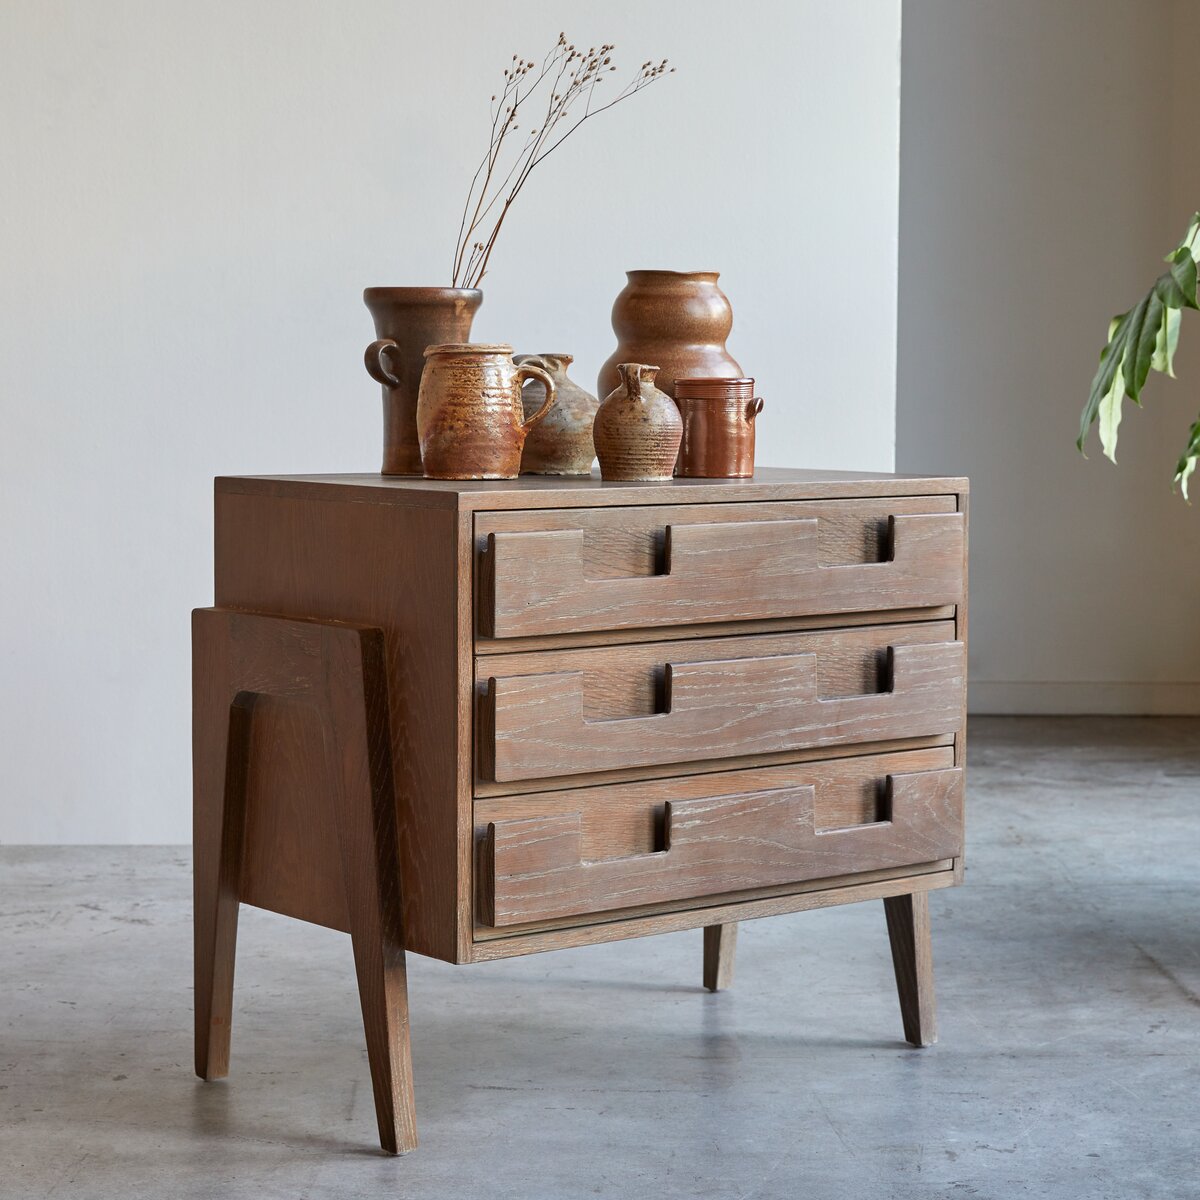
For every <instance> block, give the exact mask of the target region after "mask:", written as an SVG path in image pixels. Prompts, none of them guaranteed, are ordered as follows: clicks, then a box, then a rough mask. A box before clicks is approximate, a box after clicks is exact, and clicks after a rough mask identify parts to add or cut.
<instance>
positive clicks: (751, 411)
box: [746, 396, 763, 421]
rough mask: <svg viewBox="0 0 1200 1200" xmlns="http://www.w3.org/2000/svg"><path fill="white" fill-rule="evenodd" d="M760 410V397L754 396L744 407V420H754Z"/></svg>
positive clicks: (761, 408)
mask: <svg viewBox="0 0 1200 1200" xmlns="http://www.w3.org/2000/svg"><path fill="white" fill-rule="evenodd" d="M762 410H763V402H762V397H761V396H755V397H754V399H753V400H751V401H750V402H749V403H748V404H747V405H746V420H747V421H753V420H754V418H755V417H757V416H758V414H759V413H760V412H762Z"/></svg>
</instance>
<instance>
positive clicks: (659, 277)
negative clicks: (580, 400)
mask: <svg viewBox="0 0 1200 1200" xmlns="http://www.w3.org/2000/svg"><path fill="white" fill-rule="evenodd" d="M626 275H627V278H628V280H629V282H628V283H627V284H626V285H625V288H624V290H623V291H622V292H621V294H620V295H619V296H618V297H617V298H616V301H615V302H614V303H613V310H612V325H613V332H614V333H615V334H616V335H617V348H616V350H614V351H613V353H612V355H611V356H610V357H609V360H608V362H606V363H605V364H604V366H603V367H601V368H600V379H599V382H598V385H597V387H596V394H597V395H599V396H607V395H608V393H609V392H610V391H612V389H613V388H614V387H616V386H617V364H618V363H623V362H654V363H658V364H659V375H658V386H659V388H661V389H662V390H663V391H664V392H666V393H667V395H669V396H674V395H675V380H676V379H679V378H682V377H683V376H697V375H704V376H709V377H712V376H715V375H721V376H732V377H737V376H740V375H741V373H742V368H741V367H739V366H738V364H737V362H736V360H734V359H733V358H732V357H731V356H730V354H729V351H728V350H726V349H725V339H726V338H727V337H728V336H729V331H730V330H731V329H732V328H733V309H732V308H730V306H729V299H728V298H727V297H726V295H725V293H724V292H723V291H721V289H720V288H719V287H717V278H718V273H717V272H716V271H628V272H626Z"/></svg>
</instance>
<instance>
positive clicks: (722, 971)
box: [704, 921, 738, 992]
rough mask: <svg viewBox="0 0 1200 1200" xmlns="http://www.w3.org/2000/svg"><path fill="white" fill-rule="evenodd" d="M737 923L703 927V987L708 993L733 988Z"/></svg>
mask: <svg viewBox="0 0 1200 1200" xmlns="http://www.w3.org/2000/svg"><path fill="white" fill-rule="evenodd" d="M737 931H738V927H737V922H735V921H733V922H730V923H729V924H727V925H705V927H704V986H705V987H706V988H708V990H709V991H710V992H722V991H724V990H725V989H726V988H730V987H733V958H734V954H735V953H736V952H737Z"/></svg>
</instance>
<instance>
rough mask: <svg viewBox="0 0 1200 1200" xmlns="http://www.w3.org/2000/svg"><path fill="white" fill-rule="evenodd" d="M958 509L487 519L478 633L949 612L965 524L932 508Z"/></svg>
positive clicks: (738, 508)
mask: <svg viewBox="0 0 1200 1200" xmlns="http://www.w3.org/2000/svg"><path fill="white" fill-rule="evenodd" d="M954 503H955V500H954V497H937V496H934V497H920V498H904V497H901V498H899V499H893V500H878V501H858V502H856V503H855V504H854V505H852V506H847V505H846V504H844V503H840V502H836V501H820V502H810V503H790V504H788V503H782V504H773V505H750V504H725V505H704V506H694V505H693V506H673V507H667V508H665V509H655V508H631V509H605V510H591V511H584V512H556V511H551V512H542V513H533V514H530V513H521V514H483V515H482V516H481V517H480V518H479V521H478V525H477V543H478V545H479V559H478V578H479V587H478V598H477V603H478V628H479V632H480V634H481V636H484V637H490V638H511V637H527V636H535V635H546V634H567V633H582V632H587V631H594V630H607V629H625V628H635V627H650V628H652V627H654V626H657V625H666V624H697V623H704V622H713V621H745V620H757V619H769V618H787V617H801V616H812V615H823V614H833V613H851V612H878V611H884V610H888V609H910V608H913V609H916V608H929V607H937V606H941V605H948V604H955V603H958V602H959V601H960V600H961V599H962V593H963V562H964V539H965V525H964V516H963V514H962V513H960V512H955V511H932V510H935V509H939V508H940V509H943V510H945V509H947V508H949V509H952V508H953V505H954ZM914 510H917V511H914ZM919 510H924V511H919Z"/></svg>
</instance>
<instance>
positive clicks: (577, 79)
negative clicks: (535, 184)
mask: <svg viewBox="0 0 1200 1200" xmlns="http://www.w3.org/2000/svg"><path fill="white" fill-rule="evenodd" d="M615 48H616V47H614V46H612V45H611V44H606V45H603V46H589V47H588V48H587V49H586V50H579V49H577V48H576V47H575V45H574V43H572V42H568V41H567V36H566V34H565V33H560V34H559V35H558V41H557V42H555V43H554V45H553V47H551V49H550V51H549V53H547V55H546V57H545V58H544V59H543V60H542V63H541V66H540V67H539V66H538V64H537V63H535V62H534V61H533V60H532V59H525V58H522V57H521V56H520V55H516V54H514V55H513V57H512V63H511V64H510V65H509V67H508V68H507V69H506V70H505V72H504V87H503V89H502V90H501V92H500V93H499V94H498V95H495V96H493V97H492V100H491V114H492V130H491V139H490V141H489V144H488V148H487V152H486V153H485V154H484V156H483V159H482V160H481V162H480V164H479V166H478V168H477V169H476V171H475V176H474V178H473V179H472V180H471V188H470V191H469V192H468V193H467V201H466V204H464V205H463V215H462V220H461V221H460V223H459V229H458V242H457V243H456V245H455V248H454V271H453V276H452V279H451V286H452V287H462V288H476V287H478V286H479V283H480V280H482V279H483V277H484V275H485V274H486V273H487V267H488V261H489V260H490V258H491V255H492V250H493V248H494V247H495V245H496V237H497V235H498V234H499V232H500V228H501V226H502V225H503V224H504V220H505V218H506V217H507V216H508V212H509V209H510V208H511V207H512V204H513V201H514V200H515V199H516V198H517V196H518V195H520V192H521V189H522V188H523V187H524V186H525V181H526V180H527V179H528V178H529V175H530V173H531V172H532V171H533V169H534V167H536V166H537V165H538V164H539V163H541V162H543V161H545V159H546V158H548V157H549V156H550V155H551V154H553V153H554V151H555V150H557V149H558V147H559V146H561V145H562V144H563V142H565V141H566V140H567V138H569V137H570V136H571V134H573V133H574V132H575V131H576V130H577V129H578V128H579V127H580V126H581V125H583V124H584V123H585V122H586V121H590V120H591V119H592V118H593V117H597V116H599V115H600V114H601V113H602V112H605V111H606V110H607V109H610V108H612V107H613V106H614V105H617V104H620V103H621V101H622V100H628V99H629V98H630V97H631V96H636V95H637V94H638V92H641V91H645V89H646V88H648V87H649V86H650V85H651V84H652V83H655V82H657V81H658V80H659V79H662V78H663V77H664V76H665V75H668V74H673V73H674V71H675V68H674V67H672V66H670V65H669V64H668V62H667V60H666V59H665V58H664V59H663V60H662V61H661V62H658V63H654V62H649V61H647V62H644V63H642V65H641V66H640V67H639V68H638V70H637V73H636V74H635V75H634V77H633V78H632V79H631V80H630V81H629V82H628V83H627V84H626V85H625V86H624V87H623V88H622V89H621V90H620V91H619V92H618V93H617V94H616V95H615V96H614V95H612V89H611V88H604V87H603V86H602V85H603V84H604V83H605V80H606V77H607V76H608V75H610V74H612V73H613V72H615V71H616V70H617V68H616V66H615V65H613V61H612V51H613V50H614V49H615ZM527 114H529V115H528V116H527ZM526 121H530V122H532V124H525V122H526ZM522 129H525V130H527V132H526V134H525V138H524V140H523V141H520V139H518V138H514V137H513V136H512V135H514V134H518V133H520V132H521V131H522ZM518 143H519V144H518ZM497 206H499V211H497ZM484 230H487V233H486V235H485V234H484V233H483V232H482V231H484Z"/></svg>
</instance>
